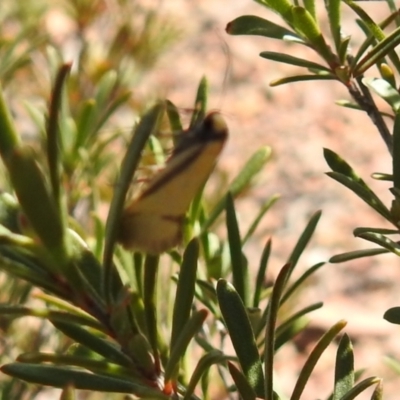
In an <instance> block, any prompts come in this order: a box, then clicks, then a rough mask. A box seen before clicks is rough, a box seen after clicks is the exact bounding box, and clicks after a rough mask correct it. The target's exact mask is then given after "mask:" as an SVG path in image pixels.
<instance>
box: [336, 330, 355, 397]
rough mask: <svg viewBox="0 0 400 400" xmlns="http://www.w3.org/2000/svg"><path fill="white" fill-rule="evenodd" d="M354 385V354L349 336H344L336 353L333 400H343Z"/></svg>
mask: <svg viewBox="0 0 400 400" xmlns="http://www.w3.org/2000/svg"><path fill="white" fill-rule="evenodd" d="M353 385H354V353H353V346H352V344H351V341H350V338H349V336H348V335H346V334H344V335H343V336H342V338H341V339H340V343H339V346H338V349H337V353H336V365H335V390H334V392H333V400H341V399H342V398H343V396H344V395H345V394H346V393H348V392H349V391H350V390H351V388H352V387H353Z"/></svg>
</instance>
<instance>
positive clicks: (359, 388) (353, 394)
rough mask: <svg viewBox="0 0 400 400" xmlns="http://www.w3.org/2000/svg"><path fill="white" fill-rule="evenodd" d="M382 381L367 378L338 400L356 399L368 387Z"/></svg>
mask: <svg viewBox="0 0 400 400" xmlns="http://www.w3.org/2000/svg"><path fill="white" fill-rule="evenodd" d="M381 383H382V379H380V378H377V377H376V376H373V377H371V378H367V379H364V380H362V381H361V382H359V383H357V385H355V386H354V387H353V388H352V389H351V390H350V391H349V392H347V393H346V394H345V395H344V396H343V397H342V398H341V399H340V400H354V399H355V398H357V397H358V395H359V394H360V393H362V392H364V391H365V390H367V389H368V388H369V387H371V386H373V385H375V384H381Z"/></svg>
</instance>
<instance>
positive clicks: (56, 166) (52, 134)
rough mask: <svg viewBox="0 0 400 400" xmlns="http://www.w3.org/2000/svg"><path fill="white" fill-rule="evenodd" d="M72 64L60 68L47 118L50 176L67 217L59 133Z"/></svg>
mask: <svg viewBox="0 0 400 400" xmlns="http://www.w3.org/2000/svg"><path fill="white" fill-rule="evenodd" d="M70 69H71V64H64V65H63V66H61V68H60V69H59V70H58V73H57V77H56V80H55V82H54V87H53V89H52V93H51V96H50V105H49V115H48V119H47V127H46V134H47V149H46V153H47V154H46V155H47V166H48V173H49V177H50V184H51V190H52V194H53V199H54V202H55V205H56V207H57V210H58V213H59V215H60V216H61V218H65V216H66V210H64V208H65V205H64V204H63V198H62V196H61V187H62V186H61V173H62V171H61V158H62V157H61V154H60V149H61V146H60V140H59V139H60V133H59V125H58V120H59V114H60V108H61V100H62V97H63V90H64V86H65V82H66V79H67V76H68V74H69V72H70Z"/></svg>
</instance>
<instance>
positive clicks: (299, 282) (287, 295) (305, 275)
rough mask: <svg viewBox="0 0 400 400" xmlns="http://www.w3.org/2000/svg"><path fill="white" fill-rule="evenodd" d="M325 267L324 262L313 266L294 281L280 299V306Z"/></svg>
mask: <svg viewBox="0 0 400 400" xmlns="http://www.w3.org/2000/svg"><path fill="white" fill-rule="evenodd" d="M324 265H325V262H320V263H318V264H315V265H313V266H312V267H310V268H308V269H307V270H306V271H305V272H304V273H303V274H302V275H301V276H300V278H298V279H296V281H295V282H293V283H292V284H291V285H290V286H289V287H288V288H287V290H286V291H285V293H284V295H283V296H282V299H281V305H282V304H284V303H285V302H286V301H287V300H289V299H290V298H291V296H292V294H293V293H294V292H295V291H296V290H297V289H298V288H299V287H300V286H301V285H302V284H303V283H304V282H305V281H306V280H307V279H308V278H309V277H310V276H311V275H312V274H313V273H314V272H316V271H317V270H319V269H320V268H321V267H323V266H324Z"/></svg>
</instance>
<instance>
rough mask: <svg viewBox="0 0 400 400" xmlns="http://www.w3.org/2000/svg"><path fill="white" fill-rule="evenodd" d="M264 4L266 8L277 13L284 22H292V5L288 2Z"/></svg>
mask: <svg viewBox="0 0 400 400" xmlns="http://www.w3.org/2000/svg"><path fill="white" fill-rule="evenodd" d="M266 3H267V6H268V8H270V9H272V10H274V11H275V12H277V13H278V14H279V15H280V16H281V17H282V18H283V19H284V20H285V21H286V22H288V23H289V24H291V23H292V22H293V16H292V9H293V5H292V3H291V2H290V1H289V0H267V1H266Z"/></svg>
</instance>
